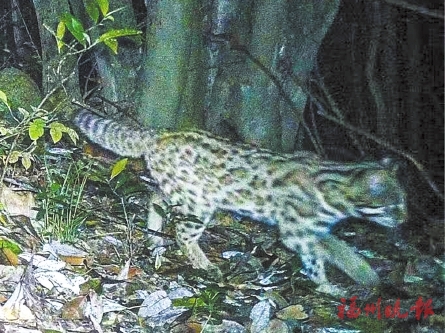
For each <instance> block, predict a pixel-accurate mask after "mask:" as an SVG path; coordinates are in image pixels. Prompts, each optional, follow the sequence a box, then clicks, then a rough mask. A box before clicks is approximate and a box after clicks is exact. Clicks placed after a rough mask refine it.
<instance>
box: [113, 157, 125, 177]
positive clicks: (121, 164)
mask: <svg viewBox="0 0 445 333" xmlns="http://www.w3.org/2000/svg"><path fill="white" fill-rule="evenodd" d="M127 163H128V158H123V159H121V160H120V161H117V162H116V164H115V165H114V166H113V169H112V170H111V178H110V179H113V178H114V177H116V176H117V175H118V174H120V173H121V172H122V171H124V170H125V167H126V166H127Z"/></svg>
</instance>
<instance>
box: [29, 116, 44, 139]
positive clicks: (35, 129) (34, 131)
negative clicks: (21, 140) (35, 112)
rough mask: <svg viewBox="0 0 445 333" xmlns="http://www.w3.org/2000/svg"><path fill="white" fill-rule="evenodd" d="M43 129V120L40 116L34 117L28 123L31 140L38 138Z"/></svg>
mask: <svg viewBox="0 0 445 333" xmlns="http://www.w3.org/2000/svg"><path fill="white" fill-rule="evenodd" d="M44 129H45V121H44V120H43V119H41V118H38V119H35V120H34V121H33V122H32V123H31V124H29V130H28V132H29V137H30V138H31V140H33V141H36V140H37V139H38V138H40V137H41V136H42V135H43V133H44Z"/></svg>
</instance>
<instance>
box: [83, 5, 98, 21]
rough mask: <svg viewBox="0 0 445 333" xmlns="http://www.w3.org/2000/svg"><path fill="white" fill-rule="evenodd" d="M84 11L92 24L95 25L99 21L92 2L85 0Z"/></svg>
mask: <svg viewBox="0 0 445 333" xmlns="http://www.w3.org/2000/svg"><path fill="white" fill-rule="evenodd" d="M85 10H86V11H87V14H88V15H89V16H90V17H91V19H92V20H93V21H94V23H96V24H97V22H98V21H99V9H98V8H97V3H96V2H95V1H94V0H85Z"/></svg>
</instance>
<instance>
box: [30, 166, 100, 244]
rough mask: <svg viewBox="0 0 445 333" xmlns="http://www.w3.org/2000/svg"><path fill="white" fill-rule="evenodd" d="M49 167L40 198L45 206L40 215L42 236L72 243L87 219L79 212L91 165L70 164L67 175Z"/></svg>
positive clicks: (62, 171) (61, 170) (59, 169)
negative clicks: (42, 227) (42, 225)
mask: <svg viewBox="0 0 445 333" xmlns="http://www.w3.org/2000/svg"><path fill="white" fill-rule="evenodd" d="M45 164H46V178H47V182H46V184H47V185H46V187H45V188H44V189H42V190H41V192H40V193H39V195H38V198H39V199H40V201H41V203H42V207H41V210H40V212H39V214H40V215H43V216H42V219H43V221H44V229H43V236H46V235H50V236H51V237H54V238H56V239H57V240H60V241H67V242H73V241H75V240H76V239H77V238H78V236H79V232H80V228H81V226H82V224H83V223H84V221H85V219H86V213H84V212H81V211H80V209H79V206H80V203H81V201H82V197H83V192H84V188H85V184H86V181H87V179H88V174H89V171H90V168H91V165H85V164H84V163H83V162H82V161H78V162H74V161H72V162H71V163H70V164H69V167H68V169H67V170H66V171H65V170H63V169H61V168H60V167H59V168H57V167H55V166H54V165H48V163H47V161H46V160H45Z"/></svg>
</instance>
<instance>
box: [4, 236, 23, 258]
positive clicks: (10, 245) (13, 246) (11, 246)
mask: <svg viewBox="0 0 445 333" xmlns="http://www.w3.org/2000/svg"><path fill="white" fill-rule="evenodd" d="M0 248H2V249H8V250H10V251H11V252H13V253H15V254H19V253H21V252H22V249H21V248H20V246H19V245H18V244H17V243H15V242H13V241H12V240H10V239H0Z"/></svg>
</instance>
